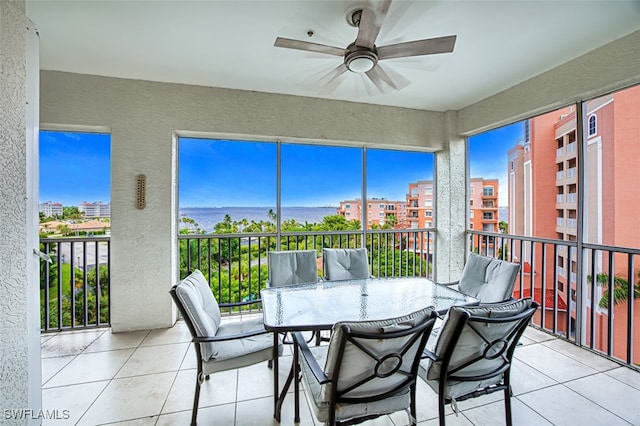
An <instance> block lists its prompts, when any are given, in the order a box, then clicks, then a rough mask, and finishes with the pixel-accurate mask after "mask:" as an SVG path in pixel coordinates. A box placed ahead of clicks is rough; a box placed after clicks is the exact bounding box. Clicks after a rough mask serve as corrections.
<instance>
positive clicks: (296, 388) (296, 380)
mask: <svg viewBox="0 0 640 426" xmlns="http://www.w3.org/2000/svg"><path fill="white" fill-rule="evenodd" d="M298 356H299V354H298V345H297V344H296V343H294V344H293V399H294V404H295V412H294V415H293V421H294V422H295V423H300V364H299V362H298Z"/></svg>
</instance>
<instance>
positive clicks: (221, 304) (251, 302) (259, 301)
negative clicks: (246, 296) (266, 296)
mask: <svg viewBox="0 0 640 426" xmlns="http://www.w3.org/2000/svg"><path fill="white" fill-rule="evenodd" d="M254 303H262V299H254V300H246V301H244V302H233V303H219V304H218V306H220V307H221V308H234V307H236V306H245V305H253V304H254Z"/></svg>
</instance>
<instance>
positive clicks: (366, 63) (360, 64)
mask: <svg viewBox="0 0 640 426" xmlns="http://www.w3.org/2000/svg"><path fill="white" fill-rule="evenodd" d="M346 65H347V68H348V69H349V71H351V72H358V73H362V72H367V71H370V70H371V69H373V67H374V66H375V65H376V63H375V61H374V59H373V58H370V57H368V56H359V57H356V58H353V59H351V60H350V61H349V62H347V64H346Z"/></svg>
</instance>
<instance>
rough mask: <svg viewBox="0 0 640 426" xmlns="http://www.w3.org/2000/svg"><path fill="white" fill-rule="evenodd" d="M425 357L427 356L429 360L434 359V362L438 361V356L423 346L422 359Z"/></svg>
mask: <svg viewBox="0 0 640 426" xmlns="http://www.w3.org/2000/svg"><path fill="white" fill-rule="evenodd" d="M425 358H429V359H430V360H431V361H434V362H435V361H438V357H437V356H436V354H434V353H433V352H431V351H430V350H429V349H427V348H424V350H423V351H422V359H425Z"/></svg>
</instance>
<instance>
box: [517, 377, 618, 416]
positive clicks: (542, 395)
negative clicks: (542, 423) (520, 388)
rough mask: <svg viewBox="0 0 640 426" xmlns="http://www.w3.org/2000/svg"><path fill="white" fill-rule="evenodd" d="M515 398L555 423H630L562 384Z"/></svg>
mask: <svg viewBox="0 0 640 426" xmlns="http://www.w3.org/2000/svg"><path fill="white" fill-rule="evenodd" d="M518 399H519V400H520V401H522V402H523V403H525V404H526V405H527V406H529V407H530V408H531V409H533V410H534V411H535V412H537V413H538V414H539V415H541V416H542V417H544V418H545V419H547V420H548V421H549V422H551V423H552V424H554V425H556V426H576V425H607V426H614V425H616V426H617V425H625V426H629V424H628V423H627V422H625V421H624V420H622V419H621V418H620V417H618V416H616V415H614V414H612V413H611V412H609V411H607V410H605V409H604V408H602V407H600V406H599V405H597V404H595V403H594V402H592V401H590V400H588V399H587V398H584V397H582V396H581V395H579V394H577V393H575V392H574V391H572V390H571V389H569V388H567V387H566V386H564V385H556V386H552V387H550V388H546V389H541V390H538V391H535V392H530V393H528V394H525V395H520V396H518Z"/></svg>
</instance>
